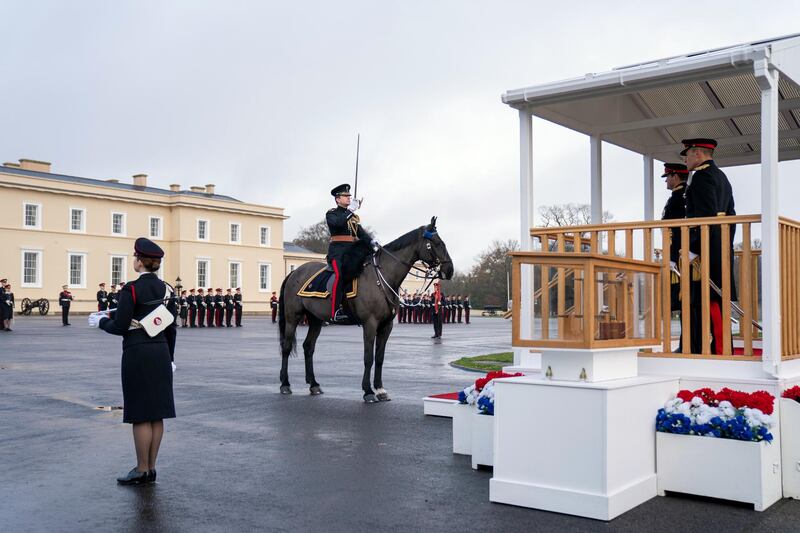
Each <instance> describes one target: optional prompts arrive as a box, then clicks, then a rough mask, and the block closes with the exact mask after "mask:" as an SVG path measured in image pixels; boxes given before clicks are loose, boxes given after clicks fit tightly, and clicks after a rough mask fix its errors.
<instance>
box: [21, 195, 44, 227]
mask: <svg viewBox="0 0 800 533" xmlns="http://www.w3.org/2000/svg"><path fill="white" fill-rule="evenodd" d="M29 205H35V206H36V224H35V225H33V226H29V225H27V224H26V222H27V220H26V216H25V215H26V213H25V211H27V207H28V206H29ZM43 216H44V212H43V211H42V204H41V203H39V202H25V201H23V202H22V227H23V228H24V229H38V230H40V229H42V217H43Z"/></svg>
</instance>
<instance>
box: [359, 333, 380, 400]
mask: <svg viewBox="0 0 800 533" xmlns="http://www.w3.org/2000/svg"><path fill="white" fill-rule="evenodd" d="M376 329H377V326H376V324H375V320H374V319H370V320H368V321H367V322H366V323H365V324H364V377H363V378H362V379H361V388H362V389H363V391H364V401H365V402H367V403H372V402H377V401H378V399H377V398H376V397H375V393H374V392H373V391H372V387H371V386H370V384H369V382H370V379H369V378H370V377H371V374H372V361H373V358H374V357H373V356H374V353H375V330H376Z"/></svg>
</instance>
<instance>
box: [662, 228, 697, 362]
mask: <svg viewBox="0 0 800 533" xmlns="http://www.w3.org/2000/svg"><path fill="white" fill-rule="evenodd" d="M665 254H666V255H667V258H669V249H667V250H665ZM680 272H681V351H682V352H683V353H685V354H687V353H692V337H691V329H692V326H691V324H692V321H691V315H690V313H691V306H690V305H691V302H690V301H689V298H690V296H689V282H690V281H691V279H692V265H691V263H690V262H689V227H688V226H683V227H681V266H680Z"/></svg>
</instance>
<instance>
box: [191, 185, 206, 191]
mask: <svg viewBox="0 0 800 533" xmlns="http://www.w3.org/2000/svg"><path fill="white" fill-rule="evenodd" d="M189 190H190V191H192V192H206V188H205V187H198V186H197V185H192V186H191V187H189Z"/></svg>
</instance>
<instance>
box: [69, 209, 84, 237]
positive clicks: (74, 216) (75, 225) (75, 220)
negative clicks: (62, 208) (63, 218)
mask: <svg viewBox="0 0 800 533" xmlns="http://www.w3.org/2000/svg"><path fill="white" fill-rule="evenodd" d="M69 230H70V231H71V232H74V233H85V232H86V210H85V209H83V208H80V207H70V209H69Z"/></svg>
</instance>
